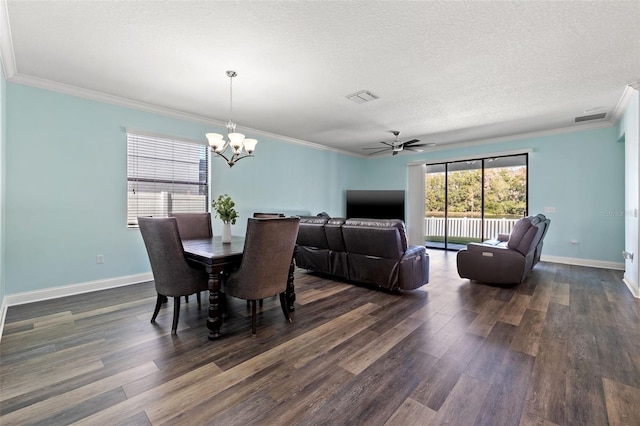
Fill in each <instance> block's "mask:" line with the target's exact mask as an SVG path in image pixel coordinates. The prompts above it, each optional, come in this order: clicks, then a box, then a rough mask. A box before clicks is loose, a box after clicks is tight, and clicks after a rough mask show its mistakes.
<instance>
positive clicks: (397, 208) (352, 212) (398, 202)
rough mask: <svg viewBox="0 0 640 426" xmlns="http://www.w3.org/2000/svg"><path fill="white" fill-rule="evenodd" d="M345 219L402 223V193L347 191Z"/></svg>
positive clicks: (398, 191)
mask: <svg viewBox="0 0 640 426" xmlns="http://www.w3.org/2000/svg"><path fill="white" fill-rule="evenodd" d="M347 218H348V219H349V218H370V219H400V220H402V221H404V191H403V190H352V189H350V190H347Z"/></svg>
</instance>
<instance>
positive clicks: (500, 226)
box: [424, 217, 519, 239]
mask: <svg viewBox="0 0 640 426" xmlns="http://www.w3.org/2000/svg"><path fill="white" fill-rule="evenodd" d="M518 219H519V218H515V219H506V218H501V219H485V220H484V228H485V230H484V234H485V239H491V238H496V237H497V236H498V234H510V233H511V230H512V229H513V225H514V224H515V223H516V222H517V221H518ZM447 224H448V227H449V230H448V231H449V232H448V236H449V237H463V238H481V236H482V219H480V218H467V217H452V218H448V219H447ZM424 228H425V235H427V238H428V236H436V235H437V236H444V231H445V229H444V228H445V218H443V217H425V218H424Z"/></svg>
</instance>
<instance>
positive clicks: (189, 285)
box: [138, 217, 209, 334]
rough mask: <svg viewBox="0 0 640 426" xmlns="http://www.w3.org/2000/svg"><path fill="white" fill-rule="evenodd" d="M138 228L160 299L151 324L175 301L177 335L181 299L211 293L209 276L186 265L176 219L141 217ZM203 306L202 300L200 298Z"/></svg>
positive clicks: (173, 325)
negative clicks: (166, 303)
mask: <svg viewBox="0 0 640 426" xmlns="http://www.w3.org/2000/svg"><path fill="white" fill-rule="evenodd" d="M138 225H139V226H140V233H141V234H142V239H143V240H144V245H145V246H146V248H147V254H148V255H149V263H150V264H151V271H152V272H153V280H154V281H155V285H156V292H157V293H158V298H157V301H156V308H155V310H154V311H153V316H152V317H151V322H152V323H153V322H155V321H156V317H157V316H158V312H159V311H160V307H161V306H162V303H163V302H164V301H165V299H166V297H173V324H172V326H171V334H176V329H177V328H178V318H179V316H180V297H181V296H188V295H190V294H193V293H197V294H198V295H199V294H200V292H201V291H204V290H207V289H208V282H209V275H208V274H207V273H206V271H205V270H204V269H203V268H198V267H196V266H192V265H191V264H189V263H188V262H187V259H186V257H185V255H184V249H183V247H182V241H181V240H180V234H179V231H178V221H177V220H176V218H175V217H168V218H148V217H139V218H138ZM198 306H200V297H198Z"/></svg>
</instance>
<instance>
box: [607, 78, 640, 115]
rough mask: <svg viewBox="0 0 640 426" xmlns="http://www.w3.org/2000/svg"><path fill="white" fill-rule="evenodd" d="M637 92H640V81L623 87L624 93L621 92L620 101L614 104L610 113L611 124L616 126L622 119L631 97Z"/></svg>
mask: <svg viewBox="0 0 640 426" xmlns="http://www.w3.org/2000/svg"><path fill="white" fill-rule="evenodd" d="M638 90H640V80H636V81H632V82H631V83H629V84H627V85H626V86H625V88H624V91H623V92H622V95H621V96H620V99H619V100H618V103H617V104H616V107H615V108H614V109H613V112H612V113H611V118H610V120H611V122H612V123H613V124H616V123H617V122H618V121H619V120H620V119H621V118H622V116H623V115H624V113H625V112H626V111H627V107H628V106H629V102H630V101H631V97H632V96H633V94H634V93H635V92H636V91H638Z"/></svg>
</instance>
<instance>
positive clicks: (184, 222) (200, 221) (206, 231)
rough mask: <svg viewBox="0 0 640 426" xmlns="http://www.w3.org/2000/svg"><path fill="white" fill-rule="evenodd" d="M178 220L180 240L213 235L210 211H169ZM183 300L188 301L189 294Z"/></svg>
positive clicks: (198, 295)
mask: <svg viewBox="0 0 640 426" xmlns="http://www.w3.org/2000/svg"><path fill="white" fill-rule="evenodd" d="M171 217H175V218H176V220H177V221H178V232H179V233H180V239H181V240H195V239H200V238H211V237H213V228H212V227H211V213H209V212H206V213H171ZM196 297H197V298H198V305H200V293H197V294H196ZM184 301H185V302H186V303H189V296H185V297H184Z"/></svg>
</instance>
